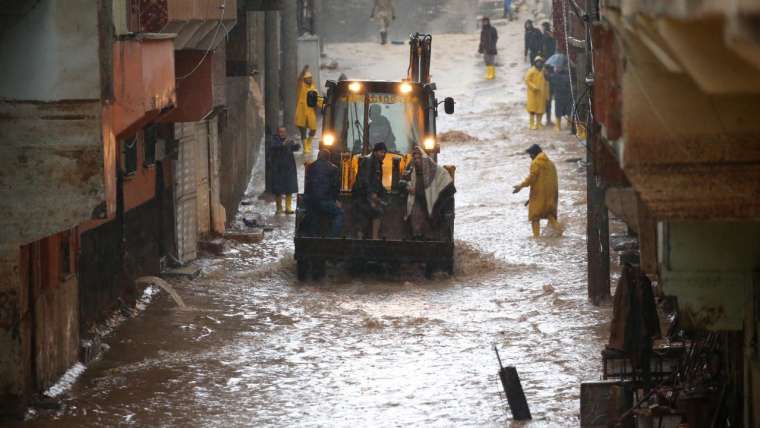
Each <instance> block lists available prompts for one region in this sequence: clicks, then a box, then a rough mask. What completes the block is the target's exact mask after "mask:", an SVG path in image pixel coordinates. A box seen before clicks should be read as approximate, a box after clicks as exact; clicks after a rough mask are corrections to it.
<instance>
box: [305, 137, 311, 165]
mask: <svg viewBox="0 0 760 428" xmlns="http://www.w3.org/2000/svg"><path fill="white" fill-rule="evenodd" d="M303 158H304V160H311V137H306V139H305V140H304V141H303Z"/></svg>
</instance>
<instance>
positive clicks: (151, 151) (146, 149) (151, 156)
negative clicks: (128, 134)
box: [143, 124, 158, 166]
mask: <svg viewBox="0 0 760 428" xmlns="http://www.w3.org/2000/svg"><path fill="white" fill-rule="evenodd" d="M157 144H158V125H156V124H153V125H148V126H147V127H146V128H145V142H144V144H143V165H144V166H150V165H154V164H155V163H156V145H157Z"/></svg>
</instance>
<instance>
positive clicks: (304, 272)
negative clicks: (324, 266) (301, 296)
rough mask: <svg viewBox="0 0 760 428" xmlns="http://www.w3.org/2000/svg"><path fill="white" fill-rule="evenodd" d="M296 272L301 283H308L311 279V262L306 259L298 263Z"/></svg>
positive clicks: (299, 260)
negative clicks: (309, 278)
mask: <svg viewBox="0 0 760 428" xmlns="http://www.w3.org/2000/svg"><path fill="white" fill-rule="evenodd" d="M296 270H297V272H296V273H297V276H298V280H299V281H306V280H307V279H308V277H309V262H308V261H307V260H304V259H298V260H297V261H296Z"/></svg>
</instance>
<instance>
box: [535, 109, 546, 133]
mask: <svg viewBox="0 0 760 428" xmlns="http://www.w3.org/2000/svg"><path fill="white" fill-rule="evenodd" d="M536 116H537V117H536V128H535V129H541V128H543V127H544V125H542V124H541V119H543V117H544V115H543V114H541V113H536Z"/></svg>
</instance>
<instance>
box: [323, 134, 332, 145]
mask: <svg viewBox="0 0 760 428" xmlns="http://www.w3.org/2000/svg"><path fill="white" fill-rule="evenodd" d="M322 142H323V143H324V144H325V146H332V145H333V143H335V135H333V134H325V135H323V136H322Z"/></svg>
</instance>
